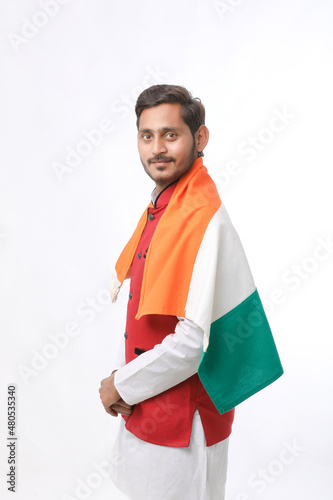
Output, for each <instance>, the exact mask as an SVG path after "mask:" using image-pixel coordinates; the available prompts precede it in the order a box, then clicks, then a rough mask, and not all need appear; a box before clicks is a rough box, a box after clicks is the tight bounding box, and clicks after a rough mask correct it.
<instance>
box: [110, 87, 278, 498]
mask: <svg viewBox="0 0 333 500" xmlns="http://www.w3.org/2000/svg"><path fill="white" fill-rule="evenodd" d="M135 111H136V115H137V127H138V149H139V154H140V159H141V162H142V165H143V167H144V170H145V171H146V173H147V174H148V175H149V177H151V179H152V180H153V181H154V183H155V188H154V190H153V192H152V201H151V203H150V204H149V205H148V207H147V209H146V211H145V212H144V213H143V215H142V216H141V218H140V220H139V223H138V226H137V228H136V230H135V232H134V234H133V235H132V237H131V238H130V240H129V242H128V243H127V245H126V247H125V248H124V250H123V252H122V253H121V255H120V257H119V259H118V261H117V264H116V273H115V277H114V278H113V280H112V282H111V285H110V292H111V296H112V298H113V300H115V299H116V297H117V294H118V291H119V289H120V287H121V284H122V282H123V281H124V279H127V278H131V282H130V293H129V300H128V308H127V321H126V332H125V334H124V339H123V343H124V344H125V345H124V346H123V350H124V359H123V361H122V362H120V363H119V367H118V369H117V370H114V371H113V372H112V374H111V375H110V376H109V377H108V378H106V379H104V380H102V382H101V388H100V397H101V400H102V403H103V405H104V407H105V410H106V411H107V412H108V413H109V414H110V415H112V416H117V415H118V413H120V414H122V416H123V418H122V421H121V425H120V429H119V433H118V436H117V439H116V443H115V450H116V456H117V460H116V463H115V464H114V466H113V468H112V477H113V480H114V482H115V484H116V485H117V486H118V487H119V489H120V490H121V491H123V492H124V493H125V494H126V495H127V496H128V498H131V499H135V500H140V499H145V500H150V499H151V500H159V499H161V500H162V499H163V500H168V499H170V500H171V499H177V500H178V499H179V498H185V499H191V500H207V499H210V500H221V499H223V498H224V490H225V481H226V469H227V453H228V441H229V435H230V433H231V428H232V423H233V419H234V407H235V406H236V405H237V404H239V403H240V402H241V401H243V400H244V399H246V398H247V397H249V396H251V395H252V394H254V393H255V392H257V391H258V390H260V389H262V388H263V387H265V386H266V385H268V384H270V383H271V382H273V381H274V380H276V378H278V377H279V376H280V375H281V374H282V367H281V364H280V360H279V357H278V354H277V351H276V348H275V344H274V340H273V338H272V335H271V332H270V329H269V325H268V323H267V319H266V316H265V313H264V310H263V307H262V304H261V301H260V298H259V296H258V293H257V291H256V288H255V285H254V282H253V278H252V275H251V271H250V269H249V266H248V263H247V260H246V257H245V254H244V250H243V247H242V245H241V243H240V240H239V237H238V234H237V233H236V231H235V229H234V228H233V226H232V223H231V221H230V219H229V217H228V214H227V212H226V210H225V207H224V205H223V204H222V202H221V200H220V197H219V195H218V192H217V189H216V186H215V184H214V182H213V181H212V179H211V178H210V176H209V175H208V173H207V169H206V168H205V167H204V165H203V162H202V156H203V150H204V148H205V147H206V145H207V143H208V138H209V132H208V129H207V127H206V126H205V110H204V107H203V105H202V103H201V101H200V100H199V99H194V98H192V96H191V94H190V93H189V92H188V91H187V90H186V89H185V88H184V87H180V86H176V85H154V86H152V87H150V88H148V89H146V90H145V91H144V92H142V94H141V95H140V96H139V98H138V100H137V103H136V108H135Z"/></svg>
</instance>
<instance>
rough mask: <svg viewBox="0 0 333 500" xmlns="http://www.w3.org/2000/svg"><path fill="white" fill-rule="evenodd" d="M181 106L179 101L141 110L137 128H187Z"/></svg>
mask: <svg viewBox="0 0 333 500" xmlns="http://www.w3.org/2000/svg"><path fill="white" fill-rule="evenodd" d="M181 112H182V106H181V104H179V103H174V104H159V105H158V106H153V107H152V108H147V109H145V110H143V111H142V113H141V116H140V122H139V130H142V129H150V130H157V129H161V128H166V127H168V128H172V127H177V128H183V129H185V128H188V127H187V125H186V123H185V122H184V120H183V118H182V116H181Z"/></svg>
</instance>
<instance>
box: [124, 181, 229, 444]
mask: <svg viewBox="0 0 333 500" xmlns="http://www.w3.org/2000/svg"><path fill="white" fill-rule="evenodd" d="M175 187H176V183H174V184H172V185H170V186H169V187H167V188H166V189H165V190H163V191H162V192H161V193H160V195H159V196H158V198H157V200H156V202H155V208H149V209H148V213H147V222H146V226H145V228H144V231H143V233H142V236H141V239H140V242H139V244H138V247H137V250H136V254H135V255H134V259H133V262H132V269H131V285H130V293H129V301H128V307H127V322H126V333H125V339H126V341H125V346H126V347H125V350H126V363H129V362H130V361H131V360H132V359H134V358H136V357H137V356H139V355H140V354H142V352H145V351H148V350H150V349H152V348H153V347H154V346H155V345H156V344H160V343H161V342H162V340H163V339H164V337H166V335H168V334H170V333H173V332H174V331H175V326H176V324H177V323H178V318H177V317H176V316H166V315H157V314H150V315H145V316H142V317H141V318H140V319H139V320H136V319H135V315H136V313H137V310H138V306H139V300H140V290H141V283H142V277H143V270H144V265H145V258H146V254H147V252H148V251H149V244H150V241H151V239H152V237H153V234H154V231H155V229H156V227H157V224H158V222H159V220H160V218H161V217H162V215H163V213H164V211H165V209H166V207H167V205H168V202H169V200H170V198H171V195H172V193H173V191H174V189H175ZM196 407H197V408H198V411H199V414H200V418H201V422H202V426H203V429H204V433H205V438H206V443H207V446H211V445H213V444H216V443H218V442H219V441H222V440H223V439H226V438H227V437H228V436H229V434H230V433H231V428H232V423H233V420H234V411H235V410H234V409H233V410H230V411H228V412H227V413H224V414H222V415H220V414H219V412H218V411H217V409H216V408H215V406H214V404H213V402H212V400H211V399H210V397H209V396H208V394H207V392H206V390H205V389H204V387H203V385H202V383H201V381H200V379H199V377H198V375H197V374H195V375H193V376H192V377H190V378H188V379H187V380H185V381H184V382H181V383H180V384H178V385H176V386H174V387H171V388H170V389H168V390H167V391H164V392H163V393H161V394H158V395H157V396H154V397H152V398H149V399H146V400H145V401H142V402H141V403H138V404H136V405H135V406H134V409H133V413H132V415H131V416H129V417H126V416H124V417H123V418H124V419H125V421H126V428H127V429H128V430H129V431H130V432H132V433H133V434H135V436H137V437H138V438H140V439H142V440H143V441H148V442H149V443H153V444H158V445H163V446H182V447H183V446H188V445H189V442H190V437H191V430H192V420H193V415H194V411H195V408H196Z"/></svg>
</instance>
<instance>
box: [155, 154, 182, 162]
mask: <svg viewBox="0 0 333 500" xmlns="http://www.w3.org/2000/svg"><path fill="white" fill-rule="evenodd" d="M154 161H176V160H175V159H174V158H172V156H164V155H156V156H154V158H149V160H148V163H152V162H154Z"/></svg>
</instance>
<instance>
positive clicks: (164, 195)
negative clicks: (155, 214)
mask: <svg viewBox="0 0 333 500" xmlns="http://www.w3.org/2000/svg"><path fill="white" fill-rule="evenodd" d="M178 181H179V179H176V180H175V181H173V182H171V184H169V185H168V186H167V187H165V188H164V189H162V191H161V192H160V193H158V192H157V190H156V187H155V188H154V190H153V192H152V193H151V201H152V203H153V205H154V208H161V207H164V206H165V205H167V204H168V203H169V201H170V198H171V196H172V193H173V192H174V190H175V189H176V185H177V182H178Z"/></svg>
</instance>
